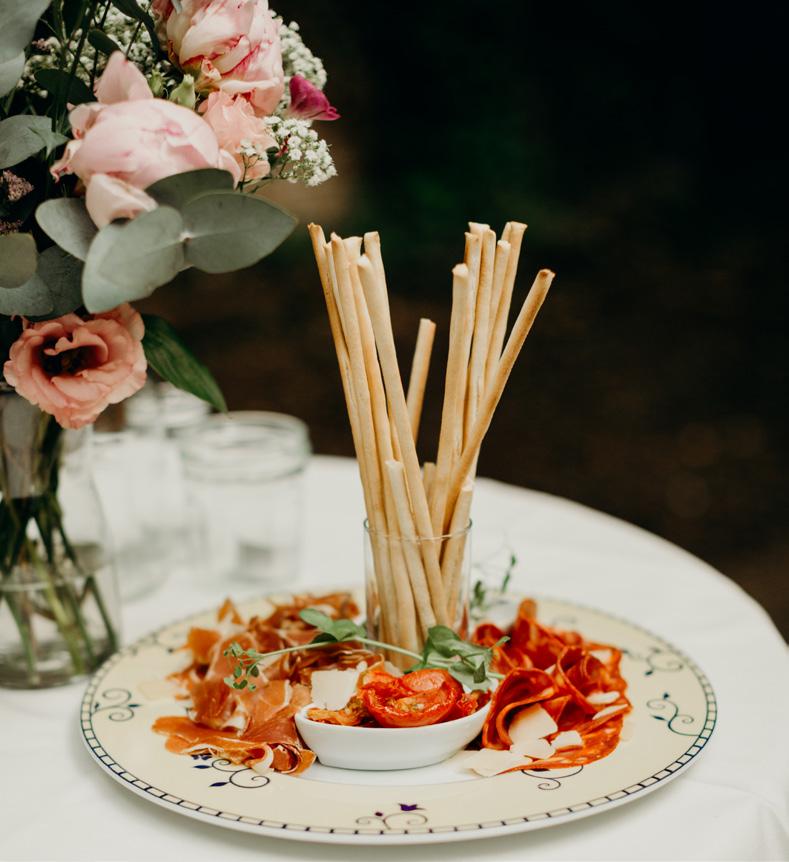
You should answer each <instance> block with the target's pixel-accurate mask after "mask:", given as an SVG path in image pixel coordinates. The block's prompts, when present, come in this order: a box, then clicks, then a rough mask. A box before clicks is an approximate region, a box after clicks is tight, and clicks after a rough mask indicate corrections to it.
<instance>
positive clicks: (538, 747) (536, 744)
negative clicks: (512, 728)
mask: <svg viewBox="0 0 789 862" xmlns="http://www.w3.org/2000/svg"><path fill="white" fill-rule="evenodd" d="M510 751H512V752H514V753H515V754H525V755H527V756H528V757H534V758H535V759H537V760H543V759H544V758H546V757H550V756H551V755H552V754H553V753H554V746H553V745H551V743H550V742H548V740H547V739H527V740H521V741H519V742H514V743H513V744H512V745H511V746H510Z"/></svg>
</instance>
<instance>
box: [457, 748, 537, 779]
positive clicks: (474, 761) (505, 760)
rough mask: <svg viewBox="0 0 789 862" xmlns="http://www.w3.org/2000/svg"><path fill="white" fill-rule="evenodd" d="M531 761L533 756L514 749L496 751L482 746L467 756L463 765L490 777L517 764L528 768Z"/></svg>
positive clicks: (478, 773)
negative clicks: (524, 754) (516, 751)
mask: <svg viewBox="0 0 789 862" xmlns="http://www.w3.org/2000/svg"><path fill="white" fill-rule="evenodd" d="M530 763H531V758H529V757H524V756H523V755H521V754H515V752H513V751H496V750H495V749H493V748H481V749H480V750H479V751H474V752H472V753H471V754H470V755H469V756H468V758H466V760H465V761H464V762H463V767H464V768H465V769H467V770H470V771H471V772H476V773H477V775H482V776H483V777H485V778H490V776H492V775H498V774H499V773H500V772H504V771H505V770H507V769H512V768H513V767H516V766H522V767H523V768H524V769H526V768H527V767H528V766H529V764H530Z"/></svg>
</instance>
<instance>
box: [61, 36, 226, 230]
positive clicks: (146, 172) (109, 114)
mask: <svg viewBox="0 0 789 862" xmlns="http://www.w3.org/2000/svg"><path fill="white" fill-rule="evenodd" d="M96 96H97V97H98V99H99V101H98V102H88V103H87V104H84V105H78V106H77V107H76V108H74V110H73V111H72V112H71V114H70V115H69V120H70V121H71V128H72V130H73V132H74V135H75V138H74V140H72V141H70V142H69V143H68V144H67V146H66V149H65V151H64V153H63V157H62V158H61V159H60V160H59V161H57V162H56V163H55V164H54V165H53V166H52V173H53V174H54V175H55V176H56V177H59V176H61V175H62V174H64V173H69V174H76V175H77V176H78V177H79V178H80V179H81V180H82V182H83V183H84V185H85V204H86V206H87V208H88V212H89V213H90V216H91V218H92V219H93V221H94V222H95V223H96V225H97V226H98V227H104V225H105V224H108V223H109V222H111V221H113V220H114V219H116V218H133V217H134V216H136V215H138V214H139V213H141V212H144V211H145V210H150V209H154V208H155V207H156V202H155V201H154V200H153V198H151V197H150V196H149V195H147V194H146V193H145V192H144V191H143V189H145V188H147V187H148V186H149V185H151V184H152V183H155V182H156V181H157V180H160V179H163V178H164V177H169V176H171V175H172V174H179V173H182V172H184V171H191V170H196V169H198V168H221V169H223V170H226V171H230V173H231V174H232V175H233V179H234V181H235V182H238V180H239V178H240V176H241V172H240V170H239V167H238V164H237V163H236V161H235V159H234V158H233V156H232V155H231V154H230V153H228V152H226V151H225V150H223V149H222V148H221V147H220V146H219V143H218V141H217V139H216V135H215V134H214V131H213V129H212V128H211V127H210V126H209V125H208V123H206V122H205V120H203V119H202V118H201V117H199V116H198V115H197V114H195V113H194V112H193V111H190V110H189V109H188V108H183V107H181V106H180V105H175V104H173V103H172V102H168V101H165V100H164V99H154V97H153V95H152V94H151V91H150V89H149V88H148V84H147V82H146V81H145V78H144V77H143V75H142V72H140V70H139V69H137V67H136V66H135V65H134V64H133V63H130V62H129V61H128V60H127V59H126V58H125V57H124V56H123V55H122V54H121V53H120V52H116V53H115V54H113V55H112V56H111V57H110V59H109V61H108V63H107V68H106V69H105V71H104V74H103V75H102V76H101V78H100V79H99V81H98V83H97V85H96Z"/></svg>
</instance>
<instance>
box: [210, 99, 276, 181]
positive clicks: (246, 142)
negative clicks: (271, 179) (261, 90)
mask: <svg viewBox="0 0 789 862" xmlns="http://www.w3.org/2000/svg"><path fill="white" fill-rule="evenodd" d="M200 111H201V112H202V114H203V119H204V120H205V121H206V122H207V123H208V125H209V126H211V128H212V129H213V130H214V134H216V139H217V140H218V141H219V146H220V147H222V148H223V149H225V150H227V151H228V152H229V153H233V155H234V156H235V159H236V162H238V165H239V168H240V170H241V171H242V174H243V177H244V180H247V181H248V180H259V179H262V178H263V177H265V176H268V173H269V171H270V170H271V166H270V165H269V162H268V158H267V157H266V150H267V149H269V148H270V147H276V146H277V141H276V140H275V138H273V137H272V136H271V131H270V129H269V127H268V125H267V123H266V121H265V120H262V119H261V118H260V117H258V116H256V115H255V112H254V111H253V110H252V106H251V105H250V104H249V102H248V101H247V100H246V99H245V98H244V97H243V96H229V95H228V94H227V93H224V92H222V91H221V90H220V91H219V92H217V93H211V95H210V96H209V97H208V99H206V101H205V102H203V104H202V105H201V106H200Z"/></svg>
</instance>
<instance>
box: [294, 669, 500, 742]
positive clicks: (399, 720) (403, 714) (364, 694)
mask: <svg viewBox="0 0 789 862" xmlns="http://www.w3.org/2000/svg"><path fill="white" fill-rule="evenodd" d="M488 697H489V696H488V694H487V693H486V692H481V691H471V692H466V691H464V689H463V686H462V685H461V684H460V683H459V682H458V681H457V680H456V679H454V678H453V677H452V676H451V675H450V674H449V673H448V672H447V671H445V670H441V669H433V668H429V669H424V670H416V671H412V672H411V673H405V674H403V675H402V676H396V675H394V674H391V673H389V672H388V671H386V670H385V669H384V668H383V667H382V666H381V665H376V666H374V667H373V668H371V669H370V670H367V671H364V672H362V673H360V674H359V678H358V681H357V685H356V690H355V692H354V693H353V694H352V695H351V698H350V700H349V701H348V703H347V704H346V705H345V706H344V707H342V708H341V709H336V710H330V709H321V708H319V707H313V708H312V709H309V710H308V711H307V718H309V719H311V720H312V721H319V722H323V723H325V724H341V725H344V726H346V727H390V728H391V727H424V726H425V725H430V724H440V723H441V722H445V721H453V720H454V719H456V718H464V717H465V716H467V715H471V714H472V713H474V712H476V711H477V710H478V709H480V708H481V707H482V706H484V705H485V704H486V703H487V701H488Z"/></svg>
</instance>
